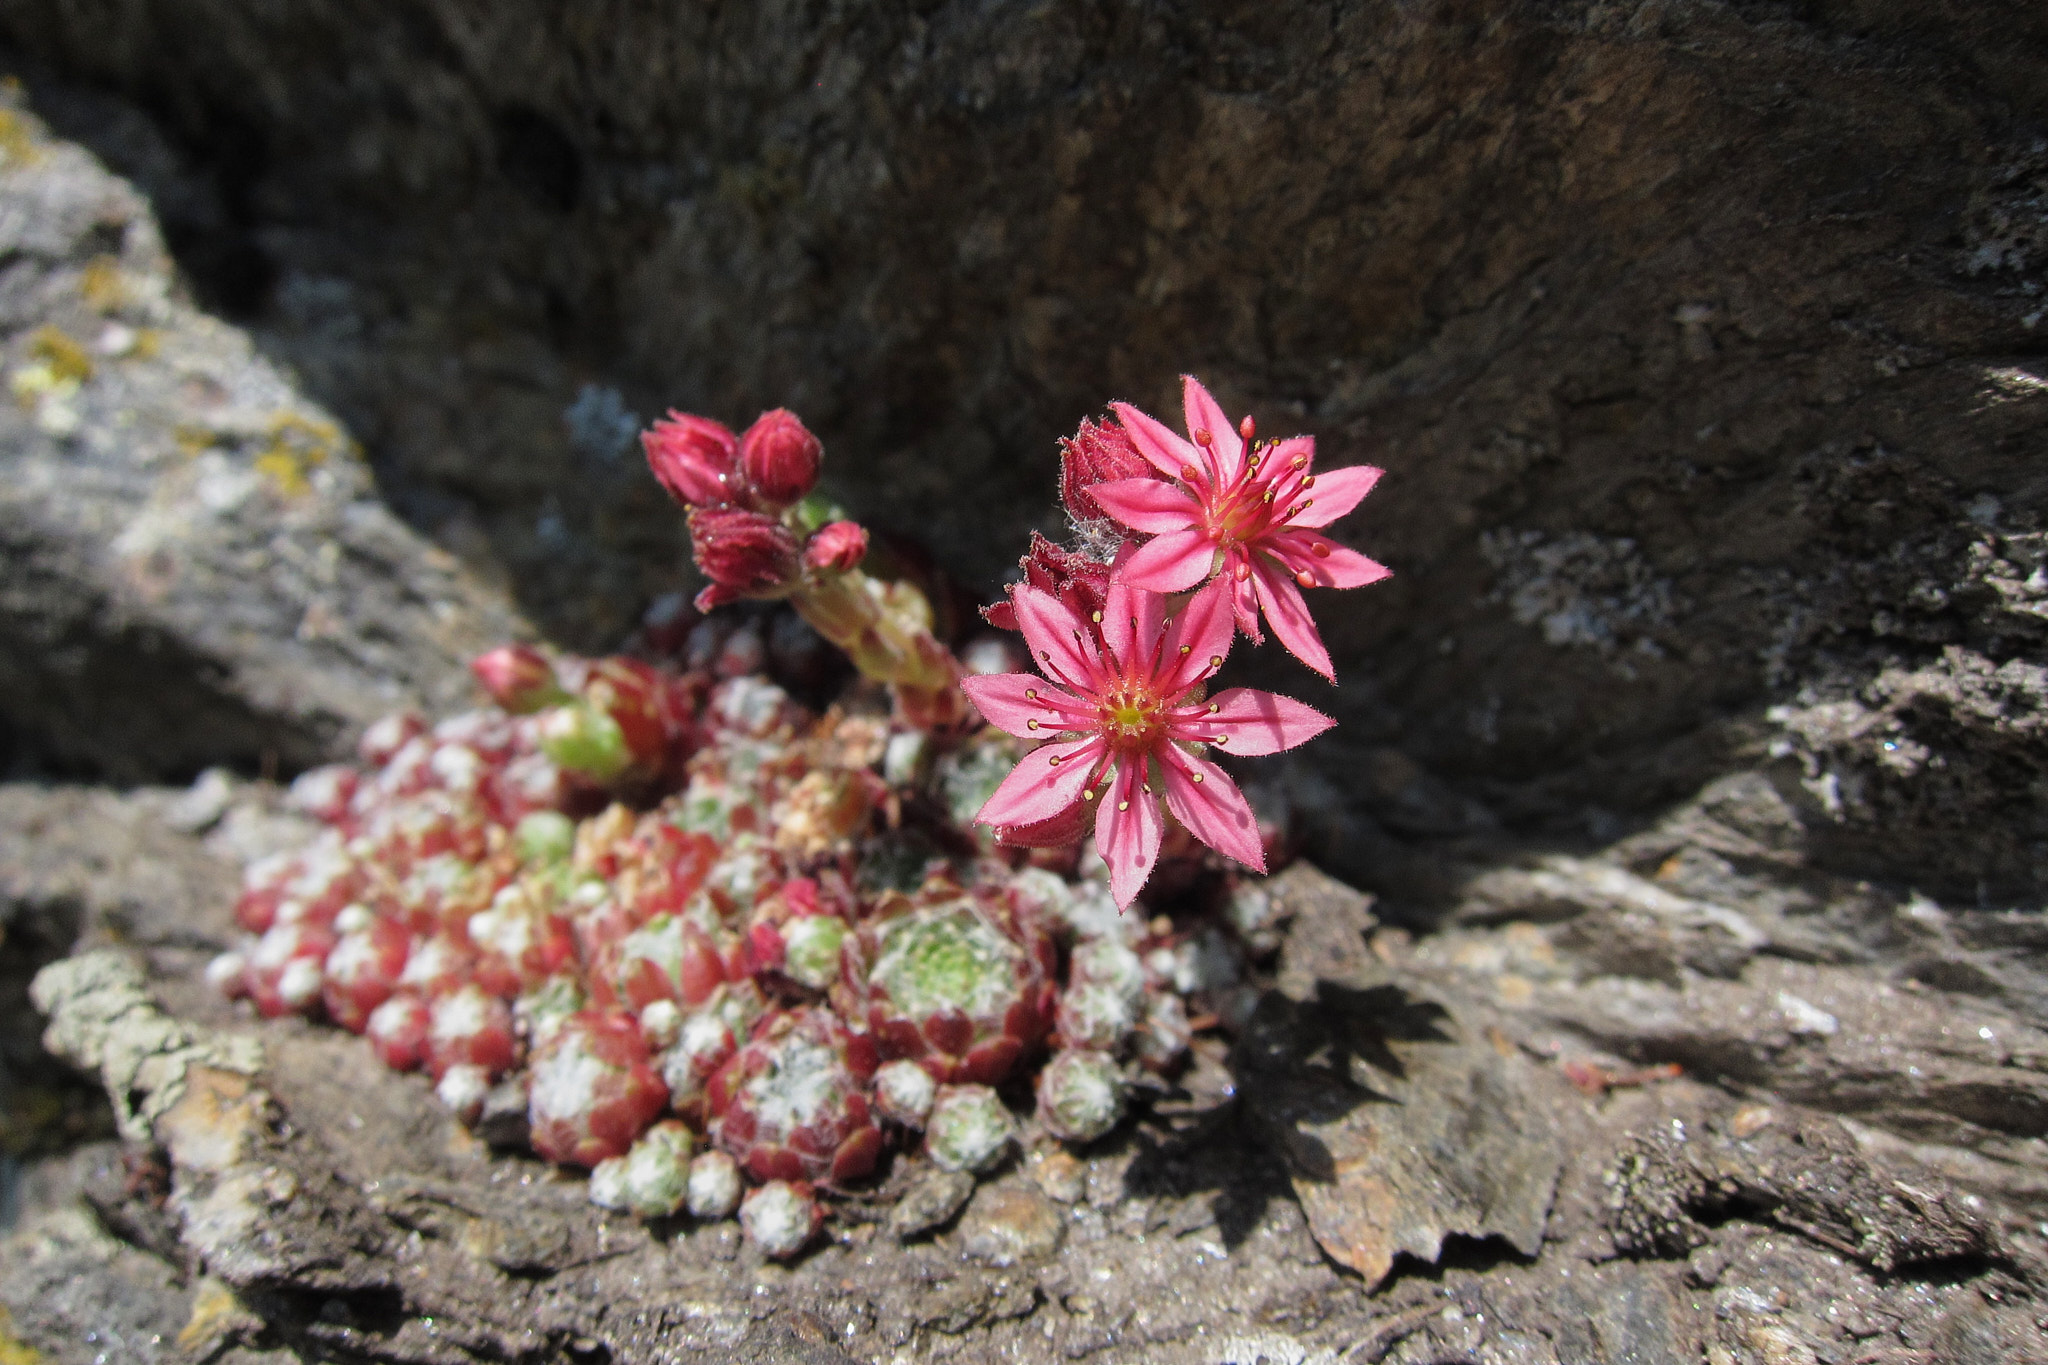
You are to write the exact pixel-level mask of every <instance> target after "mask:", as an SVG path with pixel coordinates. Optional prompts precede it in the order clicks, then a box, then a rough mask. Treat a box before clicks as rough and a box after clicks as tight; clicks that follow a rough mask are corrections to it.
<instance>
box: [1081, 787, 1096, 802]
mask: <svg viewBox="0 0 2048 1365" xmlns="http://www.w3.org/2000/svg"><path fill="white" fill-rule="evenodd" d="M1081 799H1082V800H1083V801H1093V800H1094V799H1095V788H1093V787H1084V788H1082V790H1081Z"/></svg>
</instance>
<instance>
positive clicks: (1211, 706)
mask: <svg viewBox="0 0 2048 1365" xmlns="http://www.w3.org/2000/svg"><path fill="white" fill-rule="evenodd" d="M1222 709H1223V708H1222V707H1221V706H1218V705H1217V704H1216V703H1215V702H1213V701H1212V702H1210V703H1209V714H1210V715H1212V716H1213V715H1215V714H1216V713H1217V712H1218V711H1221V710H1222Z"/></svg>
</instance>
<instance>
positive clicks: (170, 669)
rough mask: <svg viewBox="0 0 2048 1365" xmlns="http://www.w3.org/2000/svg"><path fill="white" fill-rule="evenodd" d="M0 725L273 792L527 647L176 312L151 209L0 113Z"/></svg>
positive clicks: (75, 153) (351, 461) (297, 403)
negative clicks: (265, 776)
mask: <svg viewBox="0 0 2048 1365" xmlns="http://www.w3.org/2000/svg"><path fill="white" fill-rule="evenodd" d="M0 120H4V122H5V124H6V128H7V129H8V130H9V136H10V138H11V139H13V140H12V141H10V143H9V147H10V150H9V151H8V152H7V153H6V155H5V157H4V159H0V256H4V257H5V258H6V259H7V260H8V261H9V267H8V269H7V271H6V272H5V275H4V277H0V358H4V364H5V368H6V374H7V378H8V382H9V385H10V386H11V389H12V396H13V399H14V401H12V402H9V403H5V404H0V582H4V584H5V587H4V591H0V719H4V721H5V723H6V725H7V726H8V727H9V728H10V729H11V730H12V732H13V733H14V736H15V739H16V743H17V745H18V746H19V747H21V748H23V749H25V750H26V751H27V754H28V755H29V756H30V757H31V758H32V759H33V760H34V761H37V762H41V763H44V764H49V765H55V766H57V767H60V768H65V767H69V768H84V769H88V770H92V771H96V772H100V773H104V774H106V775H108V776H110V777H114V778H117V779H121V780H126V781H134V780H137V779H147V778H150V777H157V776H164V775H184V774H189V773H192V772H195V771H197V770H199V769H200V768H202V767H205V766H207V765H209V764H216V763H231V764H236V765H240V766H243V767H247V768H251V769H253V768H256V767H258V766H270V767H273V768H274V767H276V766H279V765H282V766H283V767H285V768H288V769H289V768H295V767H302V766H306V765H309V764H313V763H317V762H319V761H321V760H323V759H325V758H327V757H330V756H333V755H335V754H337V753H338V752H339V751H340V750H341V749H342V748H343V747H344V746H345V745H346V744H347V743H348V742H349V741H350V740H351V738H352V731H354V730H355V729H357V728H358V727H360V726H362V725H363V724H365V723H367V722H368V721H370V720H372V719H375V718H376V717H377V716H379V715H381V714H384V713H386V712H389V711H393V710H397V709H402V708H405V707H409V706H422V705H426V706H433V707H437V708H446V707H448V706H450V705H451V704H452V703H455V702H457V701H458V700H460V699H461V698H463V697H465V696H466V695H467V694H468V683H467V680H466V678H465V677H464V675H463V667H462V666H463V664H464V662H465V659H466V657H467V656H468V655H469V654H471V653H473V652H475V651H476V650H478V649H480V648H483V647H486V646H487V645H489V644H490V643H492V642H494V641H496V640H498V639H500V638H503V637H506V636H509V635H511V634H513V633H515V632H517V631H518V630H519V629H520V624H519V620H518V617H517V616H516V614H515V613H514V612H513V611H512V610H511V609H510V607H509V604H508V603H507V602H506V601H505V600H504V599H503V598H502V596H499V595H496V594H494V593H492V592H490V591H489V590H487V589H485V588H484V587H482V586H481V585H480V584H479V583H478V582H476V581H475V580H474V579H473V578H472V577H470V576H468V575H466V574H465V573H464V572H463V571H462V570H461V569H460V568H459V566H458V565H457V563H456V561H455V560H453V559H452V558H451V557H450V556H448V555H447V554H446V553H445V552H444V551H441V550H439V549H436V548H435V547H433V546H431V545H429V544H428V543H426V542H424V541H422V540H421V539H419V538H418V537H417V536H416V535H414V534H413V533H412V532H411V531H409V530H408V529H407V528H406V527H405V526H404V525H403V524H402V523H400V522H399V521H398V520H397V519H396V518H395V517H393V516H392V515H391V513H390V512H389V511H388V510H386V508H385V507H384V505H383V504H382V503H381V502H380V501H378V499H377V497H376V490H375V486H374V483H373V481H372V479H371V476H370V471H369V469H368V466H367V465H366V464H365V463H364V460H363V456H362V452H361V450H360V448H359V447H358V445H357V444H356V442H355V440H354V438H352V437H351V436H350V435H349V434H348V433H347V432H346V431H344V430H343V429H342V427H341V426H340V424H339V423H337V422H336V420H335V419H334V418H333V417H332V416H330V415H329V414H328V413H327V412H326V411H325V410H323V409H322V408H320V407H319V406H317V405H316V404H314V403H312V402H310V401H309V400H308V399H306V398H305V397H303V396H302V395H301V394H300V393H299V392H298V390H297V389H296V388H295V386H294V385H293V383H292V382H291V380H290V379H289V378H288V377H287V375H286V374H285V373H284V372H283V371H281V370H280V369H278V368H277V367H276V366H275V365H273V364H272V363H270V362H269V361H268V360H266V359H264V358H263V357H262V356H261V355H259V354H258V353H257V352H256V350H255V349H254V347H253V346H252V345H251V343H250V341H249V338H248V337H247V336H246V335H245V334H243V333H242V332H240V331H238V330H237V329H235V328H233V327H230V326H227V325H226V324H224V323H222V322H220V321H218V320H216V319H214V318H211V317H208V316H206V315H205V314H202V313H200V312H198V311H196V310H195V309H193V308H192V307H191V306H190V305H189V304H188V303H187V302H185V301H184V299H183V298H182V295H181V293H180V291H179V290H178V288H177V287H176V284H175V282H174V275H173V270H172V265H171V261H170V258H169V256H168V255H167V254H166V252H165V250H164V247H163V243H162V239H161V237H160V236H159V233H158V230H157V227H156V224H155V223H154V221H153V220H152V218H151V216H150V212H149V206H148V204H147V202H146V201H145V200H144V199H143V198H142V197H141V196H140V195H139V194H137V193H136V192H135V191H134V190H133V189H131V188H130V187H129V186H128V185H127V184H125V183H124V182H122V181H121V180H119V179H116V178H115V177H114V176H112V175H110V174H108V172H107V171H106V170H104V169H103V168H102V167H101V166H100V165H99V164H98V163H97V162H95V161H94V160H93V159H92V157H91V156H89V155H88V154H87V153H86V152H84V151H83V150H82V149H81V148H79V147H77V146H74V145H71V144H69V143H66V142H63V141H61V140H58V139H55V138H52V137H50V136H48V135H47V134H46V133H44V132H43V131H42V129H41V127H40V126H39V124H38V123H37V122H36V120H35V119H34V117H33V116H32V115H30V114H29V113H27V112H26V111H25V110H24V109H23V108H22V107H21V104H20V100H19V98H18V97H17V96H10V97H8V98H7V99H6V100H5V101H0Z"/></svg>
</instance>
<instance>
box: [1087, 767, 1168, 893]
mask: <svg viewBox="0 0 2048 1365" xmlns="http://www.w3.org/2000/svg"><path fill="white" fill-rule="evenodd" d="M1165 823H1166V822H1165V821H1163V820H1161V819H1160V818H1159V799H1158V798H1157V797H1155V796H1153V795H1152V793H1151V792H1148V791H1146V790H1145V760H1144V758H1143V757H1142V756H1137V757H1133V758H1131V759H1129V760H1128V761H1126V762H1122V763H1119V764H1117V766H1116V776H1115V777H1113V778H1112V779H1111V780H1110V783H1109V790H1108V791H1105V792H1103V793H1102V806H1101V809H1099V810H1097V811H1096V812H1095V851H1096V852H1097V853H1099V854H1101V855H1102V861H1103V864H1104V865H1105V866H1106V867H1108V868H1109V894H1110V896H1111V897H1112V898H1113V899H1114V900H1115V901H1116V904H1117V908H1118V909H1119V910H1121V909H1124V908H1126V907H1128V906H1129V905H1130V903H1131V902H1132V901H1134V900H1136V899H1137V898H1138V892H1139V891H1140V890H1142V889H1143V888H1144V885H1145V882H1146V879H1147V878H1149V877H1150V876H1151V875H1152V865H1153V864H1154V863H1156V862H1158V861H1159V838H1160V835H1161V833H1162V832H1163V831H1164V828H1165Z"/></svg>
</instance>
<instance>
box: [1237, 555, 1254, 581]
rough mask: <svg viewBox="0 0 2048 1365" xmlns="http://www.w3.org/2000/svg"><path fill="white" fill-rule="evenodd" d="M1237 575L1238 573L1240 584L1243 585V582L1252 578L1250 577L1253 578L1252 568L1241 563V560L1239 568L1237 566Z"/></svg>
mask: <svg viewBox="0 0 2048 1365" xmlns="http://www.w3.org/2000/svg"><path fill="white" fill-rule="evenodd" d="M1236 573H1237V581H1238V582H1240V583H1242V582H1244V581H1245V580H1246V579H1247V578H1250V577H1251V576H1252V566H1251V565H1249V564H1246V563H1244V562H1243V561H1241V560H1240V561H1239V562H1238V566H1237V569H1236Z"/></svg>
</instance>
